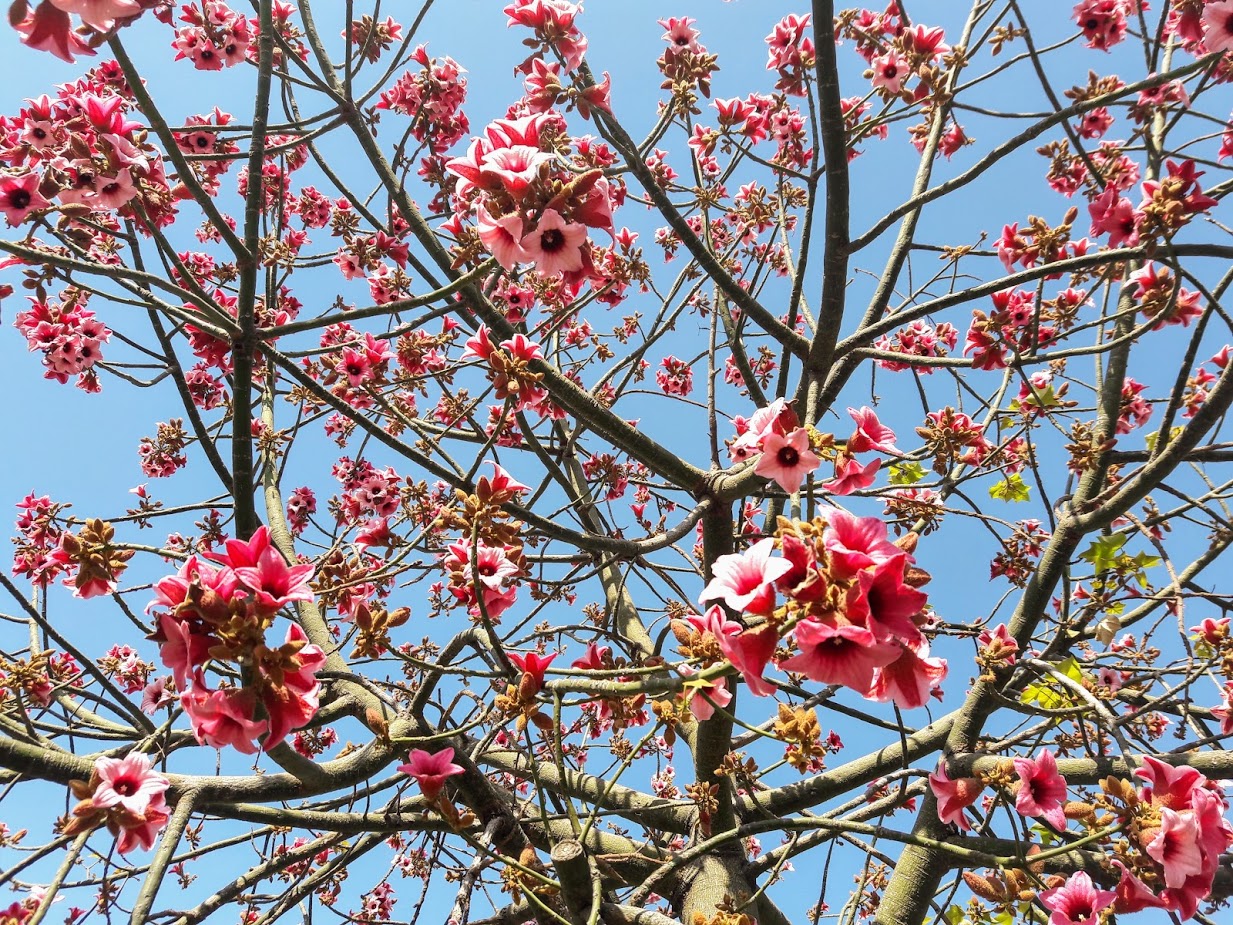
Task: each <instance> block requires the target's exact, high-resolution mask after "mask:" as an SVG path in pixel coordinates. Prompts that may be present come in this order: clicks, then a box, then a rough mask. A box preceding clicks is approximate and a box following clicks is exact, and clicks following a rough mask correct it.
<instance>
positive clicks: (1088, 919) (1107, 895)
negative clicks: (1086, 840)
mask: <svg viewBox="0 0 1233 925" xmlns="http://www.w3.org/2000/svg"><path fill="white" fill-rule="evenodd" d="M1116 896H1117V894H1116V893H1114V892H1112V891H1110V890H1101V889H1097V888H1096V886H1095V884H1093V883H1092V878H1091V877H1089V876H1088V875H1087V873H1086V872H1085V871H1082V870H1080V871H1076V872H1075V873H1073V874H1071V875H1070V879H1069V880H1067V881H1066V883H1065V884H1063V885H1062V886H1059V887H1054V888H1053V889H1051V890H1045V891H1043V892H1042V893H1041V894H1040V903H1041V905H1042V906H1044V907H1045V908H1046V909H1048V910H1049V925H1096V923H1097V922H1098V921H1099V920H1100V912H1101V910H1102V909H1107V908H1109V906H1111V905H1113V900H1114V899H1115V898H1116Z"/></svg>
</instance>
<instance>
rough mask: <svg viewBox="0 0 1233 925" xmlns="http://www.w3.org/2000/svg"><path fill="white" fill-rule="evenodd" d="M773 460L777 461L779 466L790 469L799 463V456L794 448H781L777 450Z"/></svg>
mask: <svg viewBox="0 0 1233 925" xmlns="http://www.w3.org/2000/svg"><path fill="white" fill-rule="evenodd" d="M775 458H776V459H778V460H779V463H780V465H783V466H788V467H791V466H795V465H796V464H797V463H798V462H800V461H801V454H800V453H798V452H797V451H796V449H795V448H794V447H790V446H783V447H780V448H779V452H778V453H776V454H775Z"/></svg>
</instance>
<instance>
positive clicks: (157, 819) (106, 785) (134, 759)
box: [64, 752, 171, 854]
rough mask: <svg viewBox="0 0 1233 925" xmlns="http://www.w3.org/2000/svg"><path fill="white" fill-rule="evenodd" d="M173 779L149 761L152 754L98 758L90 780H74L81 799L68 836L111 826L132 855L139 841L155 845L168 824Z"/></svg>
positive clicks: (121, 846)
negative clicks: (171, 780)
mask: <svg viewBox="0 0 1233 925" xmlns="http://www.w3.org/2000/svg"><path fill="white" fill-rule="evenodd" d="M170 786H171V782H170V781H169V780H168V779H167V778H166V777H165V776H164V775H162V774H160V773H159V772H158V771H155V770H154V768H153V766H152V765H151V763H150V758H149V756H148V755H143V754H142V753H141V752H131V753H129V754H128V755H127V756H125V757H124V758H96V759H95V761H94V769H93V770H92V771H91V773H90V779H89V780H88V781H81V780H74V781H70V783H69V787H70V788H71V789H72V791H73V795H74V796H76V797H77V799H78V800H80V801H81V802H79V803H78V804H77V805H76V806H75V807H74V808H73V812H72V815H71V817H70V819H69V822H68V824H67V825H66V826H65V827H64V834H65V835H75V834H77V833H79V832H86V831H89V830H90V829H93V828H95V827H96V826H100V825H106V826H107V828H108V830H109V831H110V832H111V833H112V834H113V835H116V836H118V838H119V840H118V841H117V842H116V847H117V848H118V849H119V851H120V853H121V854H128V852H130V851H132V850H133V849H134V848H136V847H138V846H139V845H140V846H141V847H142V848H144V849H145V850H147V851H148V850H149V849H150V848H152V847H153V846H154V838H155V836H156V835H158V833H159V832H161V831H162V830H163V829H164V828H166V826H167V820H168V818H169V817H170V809H169V808H168V806H167V797H166V792H167V788H168V787H170Z"/></svg>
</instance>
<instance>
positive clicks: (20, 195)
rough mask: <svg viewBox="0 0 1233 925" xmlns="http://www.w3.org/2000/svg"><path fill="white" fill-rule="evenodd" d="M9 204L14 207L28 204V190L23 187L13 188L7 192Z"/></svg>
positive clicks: (22, 206) (22, 207) (19, 207)
mask: <svg viewBox="0 0 1233 925" xmlns="http://www.w3.org/2000/svg"><path fill="white" fill-rule="evenodd" d="M9 205H11V206H12V207H13V208H14V209H24V208H25V207H26V206H28V205H30V191H29V190H24V189H15V190H13V192H11V193H9Z"/></svg>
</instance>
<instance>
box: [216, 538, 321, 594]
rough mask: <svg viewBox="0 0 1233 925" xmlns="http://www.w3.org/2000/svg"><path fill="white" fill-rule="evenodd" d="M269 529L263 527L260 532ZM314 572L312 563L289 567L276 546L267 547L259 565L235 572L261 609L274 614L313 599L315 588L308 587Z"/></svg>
mask: <svg viewBox="0 0 1233 925" xmlns="http://www.w3.org/2000/svg"><path fill="white" fill-rule="evenodd" d="M265 529H266V528H265V527H264V526H263V527H261V528H260V529H259V530H258V531H257V532H258V533H260V532H261V531H262V530H265ZM313 570H314V567H313V565H312V564H311V563H305V564H301V565H291V566H289V565H287V560H286V559H284V558H283V554H282V553H281V552H279V551H278V550H277V549H275V548H274V547H273V546H266V547H265V548H264V549H262V551H261V554H260V555H259V556H258V557H257V562H256V563H255V565H251V566H250V565H245V566H240V567H238V568H236V569H235V573H236V575H237V576H238V577H239V579H240V581H242V582H243V583H244V584H245V586H246V587H248V589H249V590H251V591H252V592H253V594H254V596H255V599H256V603H257V607H258V609H259V610H263V611H265V612H267V613H274V612H275V611H277V610H279V609H280V608H282V607H285V606H286V605H287V604H290V603H291V602H292V601H311V600H312V599H313V592H312V589H311V588H310V587H309V586H308V582H309V580H310V579H311V578H312V574H313Z"/></svg>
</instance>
